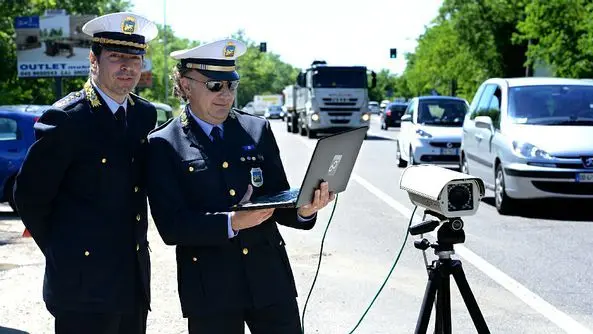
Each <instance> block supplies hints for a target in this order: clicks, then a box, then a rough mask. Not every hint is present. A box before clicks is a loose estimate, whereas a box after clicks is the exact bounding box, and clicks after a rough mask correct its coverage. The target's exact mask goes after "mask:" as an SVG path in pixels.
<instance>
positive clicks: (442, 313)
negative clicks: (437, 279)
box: [434, 262, 451, 334]
mask: <svg viewBox="0 0 593 334" xmlns="http://www.w3.org/2000/svg"><path fill="white" fill-rule="evenodd" d="M443 267H444V268H443ZM449 267H450V264H449V263H448V262H444V263H443V264H441V265H440V268H441V271H440V274H441V275H440V276H441V284H440V285H439V290H438V295H437V311H436V322H435V331H434V332H435V334H451V289H450V279H449V275H450V274H451V271H450V269H449Z"/></svg>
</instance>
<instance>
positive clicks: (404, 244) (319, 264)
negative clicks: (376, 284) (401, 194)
mask: <svg viewBox="0 0 593 334" xmlns="http://www.w3.org/2000/svg"><path fill="white" fill-rule="evenodd" d="M337 203H338V194H336V199H335V202H334V206H333V208H332V212H331V215H330V216H329V220H328V222H327V226H326V227H325V231H324V232H323V237H322V238H321V248H320V250H319V261H318V262H317V270H316V271H315V277H314V278H313V283H312V284H311V288H310V289H309V294H308V295H307V299H306V301H305V306H304V307H303V316H302V319H301V323H302V333H303V334H305V312H306V311H307V304H308V303H309V298H310V297H311V293H312V292H313V288H314V287H315V282H316V281H317V276H318V275H319V269H320V267H321V256H322V254H323V244H324V242H325V235H326V234H327V230H328V229H329V225H330V224H331V221H332V218H333V216H334V212H335V211H336V204H337ZM416 209H418V207H417V206H414V210H413V211H412V215H411V216H410V220H409V222H408V227H407V228H406V236H405V238H404V242H403V243H402V245H401V247H400V249H399V252H398V254H397V257H396V258H395V261H394V262H393V265H392V266H391V269H390V270H389V273H388V274H387V277H386V278H385V280H384V281H383V284H381V287H380V288H379V291H377V293H376V294H375V297H373V300H372V301H371V303H370V304H369V306H368V307H367V309H366V310H365V311H364V313H363V314H362V316H361V317H360V319H359V320H358V323H356V326H354V328H353V329H352V330H351V331H350V333H349V334H352V333H354V331H355V330H356V329H357V328H358V326H360V324H361V323H362V320H363V319H364V317H365V316H366V315H367V313H368V312H369V311H370V309H371V307H372V306H373V304H374V303H375V300H377V298H378V297H379V294H381V292H382V291H383V288H384V287H385V285H386V284H387V281H388V280H389V278H390V277H391V274H392V273H393V270H394V269H395V266H396V265H397V263H398V262H399V259H400V257H401V255H402V252H403V250H404V247H405V246H406V242H407V241H408V235H409V233H408V230H409V229H410V226H412V221H413V219H414V214H415V213H416Z"/></svg>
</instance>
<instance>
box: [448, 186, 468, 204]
mask: <svg viewBox="0 0 593 334" xmlns="http://www.w3.org/2000/svg"><path fill="white" fill-rule="evenodd" d="M448 200H449V203H448V206H449V211H461V210H472V209H473V205H472V204H473V203H472V187H471V184H468V183H462V184H453V185H450V186H449V189H448Z"/></svg>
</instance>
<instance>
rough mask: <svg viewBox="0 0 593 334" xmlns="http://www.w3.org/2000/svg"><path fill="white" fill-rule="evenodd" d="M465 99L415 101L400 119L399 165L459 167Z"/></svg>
mask: <svg viewBox="0 0 593 334" xmlns="http://www.w3.org/2000/svg"><path fill="white" fill-rule="evenodd" d="M468 109H469V105H468V103H467V101H466V100H464V99H462V98H458V97H452V96H421V97H416V98H413V99H412V100H411V101H410V102H409V104H408V108H407V109H406V111H405V113H404V115H403V116H402V117H401V128H400V133H399V136H398V138H397V151H396V156H397V159H398V166H399V167H405V166H406V165H407V164H410V165H415V164H433V165H439V166H441V167H449V168H450V167H452V168H459V167H460V165H459V161H460V160H459V147H460V146H461V132H462V130H461V129H462V128H461V127H462V125H463V119H464V117H465V114H466V113H467V111H468Z"/></svg>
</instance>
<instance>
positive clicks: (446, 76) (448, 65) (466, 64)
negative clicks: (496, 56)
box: [404, 18, 486, 98]
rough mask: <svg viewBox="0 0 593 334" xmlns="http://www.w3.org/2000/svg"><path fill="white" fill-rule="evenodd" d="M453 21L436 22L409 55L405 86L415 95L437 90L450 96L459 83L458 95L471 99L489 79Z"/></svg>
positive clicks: (441, 20) (442, 20) (439, 20)
mask: <svg viewBox="0 0 593 334" xmlns="http://www.w3.org/2000/svg"><path fill="white" fill-rule="evenodd" d="M459 38H460V36H459V35H458V34H457V33H456V31H455V29H454V26H453V24H452V22H451V21H449V20H445V19H442V18H439V19H436V20H435V23H434V25H432V26H431V27H428V28H427V29H426V31H425V33H424V34H423V35H421V36H420V37H419V39H418V45H417V47H416V50H415V52H414V53H413V54H407V55H406V58H407V61H408V65H407V67H406V70H405V71H404V77H405V81H404V82H405V84H406V87H407V89H408V90H409V92H410V93H411V95H425V94H429V93H430V92H431V91H432V90H433V89H435V90H437V91H438V92H439V93H441V94H447V95H448V94H450V92H451V83H452V81H453V80H456V81H457V86H458V90H457V92H456V93H457V94H456V95H459V96H461V97H465V98H469V97H471V96H472V95H473V94H474V91H475V89H476V88H477V86H478V85H479V84H480V83H481V82H482V81H483V80H484V79H485V78H486V71H484V70H483V69H482V68H481V65H480V63H479V61H478V60H477V59H476V58H475V57H474V56H473V55H472V53H471V51H470V49H469V47H467V46H466V45H464V44H463V43H461V41H460V40H459Z"/></svg>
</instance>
